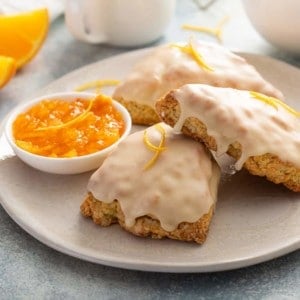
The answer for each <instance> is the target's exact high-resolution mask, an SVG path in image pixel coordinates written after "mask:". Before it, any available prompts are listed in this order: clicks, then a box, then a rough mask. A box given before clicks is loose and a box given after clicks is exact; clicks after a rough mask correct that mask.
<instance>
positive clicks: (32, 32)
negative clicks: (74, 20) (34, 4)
mask: <svg viewBox="0 0 300 300" xmlns="http://www.w3.org/2000/svg"><path fill="white" fill-rule="evenodd" d="M48 28H49V17H48V11H47V9H38V10H34V11H30V12H25V13H20V14H15V15H0V55H2V56H9V57H12V58H14V59H15V61H16V67H17V69H19V68H20V67H22V66H23V65H24V64H25V63H27V62H28V61H29V60H30V59H32V58H33V57H34V55H35V54H36V53H37V51H38V50H39V49H40V47H41V46H42V44H43V41H44V39H45V37H46V35H47V32H48Z"/></svg>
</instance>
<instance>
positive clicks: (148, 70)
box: [113, 41, 283, 107]
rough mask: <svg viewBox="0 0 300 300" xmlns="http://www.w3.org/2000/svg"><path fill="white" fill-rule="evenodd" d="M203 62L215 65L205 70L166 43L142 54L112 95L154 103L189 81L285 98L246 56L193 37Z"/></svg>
mask: <svg viewBox="0 0 300 300" xmlns="http://www.w3.org/2000/svg"><path fill="white" fill-rule="evenodd" d="M193 45H194V47H195V49H196V50H197V51H198V53H199V54H200V55H201V56H202V58H203V60H204V62H205V63H206V64H208V65H209V66H210V67H212V68H213V69H214V71H213V72H210V71H206V70H203V68H201V67H200V66H199V64H198V63H197V61H196V60H195V59H194V58H193V56H192V55H190V54H187V53H184V52H182V51H181V50H180V49H178V48H177V47H174V46H171V45H164V46H161V47H158V48H156V49H154V50H153V51H152V52H151V53H150V54H149V55H148V56H146V57H145V58H143V59H142V60H141V61H140V62H138V63H137V65H135V66H134V68H133V70H132V71H131V72H130V73H129V74H128V76H127V77H126V78H125V80H124V81H123V83H121V84H120V85H119V86H118V87H117V88H116V90H115V92H114V94H113V98H116V99H119V98H123V99H124V100H131V101H136V102H138V103H143V104H146V105H148V106H150V107H154V103H155V101H156V100H158V99H159V98H160V97H162V96H163V95H165V94H166V93H167V92H169V91H170V90H173V89H176V88H179V87H180V86H182V85H184V84H187V83H204V84H209V85H214V86H222V87H232V88H237V89H242V90H253V91H257V92H260V93H264V94H266V95H269V96H274V97H277V98H283V96H282V94H281V92H280V91H278V90H276V89H275V88H274V87H273V86H272V85H271V84H270V83H268V82H267V81H265V80H264V79H263V78H262V77H261V75H260V74H259V73H258V72H257V71H256V69H255V68H254V67H253V66H252V65H249V64H248V63H247V62H246V60H245V59H244V58H242V57H240V56H237V55H235V54H233V53H232V52H230V51H229V50H227V49H226V48H224V47H221V46H218V45H215V44H210V43H205V42H200V41H194V42H193Z"/></svg>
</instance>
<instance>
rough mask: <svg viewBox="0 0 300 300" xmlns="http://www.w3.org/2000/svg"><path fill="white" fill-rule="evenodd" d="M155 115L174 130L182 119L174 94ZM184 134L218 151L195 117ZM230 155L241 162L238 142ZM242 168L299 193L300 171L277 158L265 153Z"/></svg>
mask: <svg viewBox="0 0 300 300" xmlns="http://www.w3.org/2000/svg"><path fill="white" fill-rule="evenodd" d="M156 111H157V113H158V115H159V116H160V118H161V119H162V120H163V121H164V122H165V123H167V124H169V125H170V126H172V127H173V126H174V125H175V124H176V122H177V120H178V119H179V116H180V107H179V103H178V101H177V100H176V99H174V97H173V92H170V93H168V94H167V95H166V96H165V97H163V98H161V99H160V100H159V101H157V102H156ZM182 132H183V133H184V134H185V135H187V136H190V137H192V138H193V139H195V140H197V141H201V142H204V144H205V145H206V146H207V147H208V148H209V149H211V150H214V151H216V150H217V145H216V141H215V139H214V138H213V137H211V136H209V135H208V134H207V128H206V126H205V124H203V123H202V122H201V120H198V119H197V118H194V117H190V118H187V119H186V120H185V122H184V125H183V127H182ZM283 142H284V141H283ZM227 153H228V154H229V155H230V156H232V157H234V158H235V159H239V158H240V156H241V153H242V147H241V144H240V143H239V142H238V141H237V142H235V143H233V144H231V145H230V146H229V149H228V151H227ZM243 167H244V168H245V169H247V170H248V171H249V172H250V173H251V174H253V175H258V176H265V177H266V178H267V179H268V180H270V181H272V182H274V183H276V184H279V183H282V184H284V185H285V186H286V187H287V188H289V189H290V190H292V191H294V192H300V169H298V168H296V167H295V166H294V165H292V164H291V163H289V162H283V161H281V160H280V159H279V158H278V157H277V156H275V155H272V154H269V153H266V154H263V155H259V156H251V157H249V158H248V159H247V160H246V162H245V163H244V165H243Z"/></svg>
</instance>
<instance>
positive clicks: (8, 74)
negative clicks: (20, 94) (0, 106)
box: [0, 56, 17, 88]
mask: <svg viewBox="0 0 300 300" xmlns="http://www.w3.org/2000/svg"><path fill="white" fill-rule="evenodd" d="M16 69H17V68H16V61H15V60H14V59H13V58H11V57H7V56H0V88H2V87H3V86H4V85H5V84H6V83H7V82H8V81H9V80H10V79H11V78H12V77H13V76H14V75H15V73H16Z"/></svg>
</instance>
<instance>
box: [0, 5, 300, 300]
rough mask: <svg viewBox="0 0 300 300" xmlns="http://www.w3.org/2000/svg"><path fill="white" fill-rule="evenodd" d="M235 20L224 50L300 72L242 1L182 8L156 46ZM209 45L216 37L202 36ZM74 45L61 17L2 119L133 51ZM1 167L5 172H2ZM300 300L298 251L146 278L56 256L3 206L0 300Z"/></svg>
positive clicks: (22, 74)
mask: <svg viewBox="0 0 300 300" xmlns="http://www.w3.org/2000/svg"><path fill="white" fill-rule="evenodd" d="M225 15H228V16H230V20H229V22H228V23H227V24H226V26H225V28H224V45H226V46H228V47H230V48H231V49H233V50H238V51H244V52H252V53H258V54H264V55H269V56H272V57H274V58H277V59H281V60H284V61H286V62H289V63H291V64H293V65H295V66H298V67H299V66H300V58H298V59H297V58H295V57H292V56H289V55H288V54H285V53H283V52H281V51H279V50H277V49H275V48H274V47H273V46H271V45H270V44H268V43H267V42H265V41H264V40H263V39H262V38H261V37H260V36H259V35H258V34H257V33H256V32H255V31H254V29H253V28H252V26H251V24H250V23H249V21H248V19H247V18H246V16H245V14H244V12H243V10H242V6H241V3H240V1H239V0H227V1H223V0H218V1H216V2H215V3H214V4H213V5H211V6H210V7H209V9H207V10H201V9H199V7H197V5H196V4H195V2H194V1H192V0H178V1H177V9H176V16H175V18H174V20H173V21H172V23H171V25H170V27H169V29H168V31H167V32H166V34H165V36H164V37H163V38H161V39H160V40H158V41H157V42H156V43H153V44H152V45H151V46H153V45H156V44H161V43H165V42H168V41H178V40H186V39H187V37H188V35H189V33H187V32H185V31H183V30H181V29H180V25H181V24H182V23H184V22H189V23H197V24H201V25H203V24H205V25H211V26H213V25H215V24H216V23H217V22H218V21H219V20H220V19H222V18H223V17H224V16H225ZM196 36H197V37H199V38H200V37H201V38H203V39H206V40H213V38H212V37H209V36H206V35H204V34H197V35H196ZM131 50H133V49H124V48H123V49H121V48H113V47H109V46H108V45H89V44H85V43H82V42H79V41H77V40H75V39H74V38H73V37H72V36H71V35H70V33H69V32H68V31H67V29H66V28H65V25H64V19H63V17H62V16H61V17H59V18H57V19H56V20H55V21H54V22H53V23H52V24H51V28H50V31H49V34H48V37H47V39H46V42H45V44H44V45H43V47H42V49H41V51H40V52H39V53H38V55H37V56H36V57H35V58H34V60H33V61H32V62H30V63H29V64H28V65H27V66H26V67H24V68H23V69H22V70H20V71H19V72H18V74H17V76H16V77H15V78H13V80H12V81H11V82H10V83H9V84H8V85H7V86H6V87H5V88H4V89H2V90H1V91H0V117H1V119H3V117H4V116H5V115H6V114H7V113H8V112H9V111H10V110H11V109H12V107H14V106H15V105H16V104H17V103H18V102H20V101H23V100H24V99H29V98H30V96H31V95H33V94H34V93H35V92H36V91H37V90H39V89H41V88H43V87H44V86H45V85H47V84H49V83H50V82H52V81H53V80H55V79H57V78H59V77H61V76H62V75H64V74H66V73H68V72H70V71H72V70H74V69H77V68H79V67H81V66H84V65H86V64H89V63H93V62H96V61H98V60H101V59H104V58H107V57H110V56H112V55H116V54H119V53H123V52H126V51H131ZM0 167H1V164H0ZM167 298H169V299H182V298H186V299H193V298H197V299H300V251H299V250H298V251H296V252H293V253H290V254H288V255H285V256H283V257H280V258H277V259H273V260H272V261H268V262H265V263H261V264H259V265H256V266H251V267H247V268H243V269H239V270H232V271H226V272H219V273H210V274H209V273H206V274H168V273H147V272H140V271H129V270H122V269H118V268H111V267H106V266H101V265H97V264H92V263H89V262H85V261H81V260H79V259H76V258H73V257H69V256H67V255H65V254H62V253H59V252H57V251H55V250H53V249H51V248H49V247H47V246H45V245H43V244H42V243H40V242H39V241H37V240H35V239H34V238H33V237H31V236H30V235H29V234H27V233H26V232H25V231H23V230H22V229H21V228H20V227H19V226H18V225H17V224H15V223H14V222H13V221H12V219H11V218H10V217H9V216H8V215H7V213H6V212H5V211H4V210H3V208H2V207H1V206H0V299H167Z"/></svg>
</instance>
